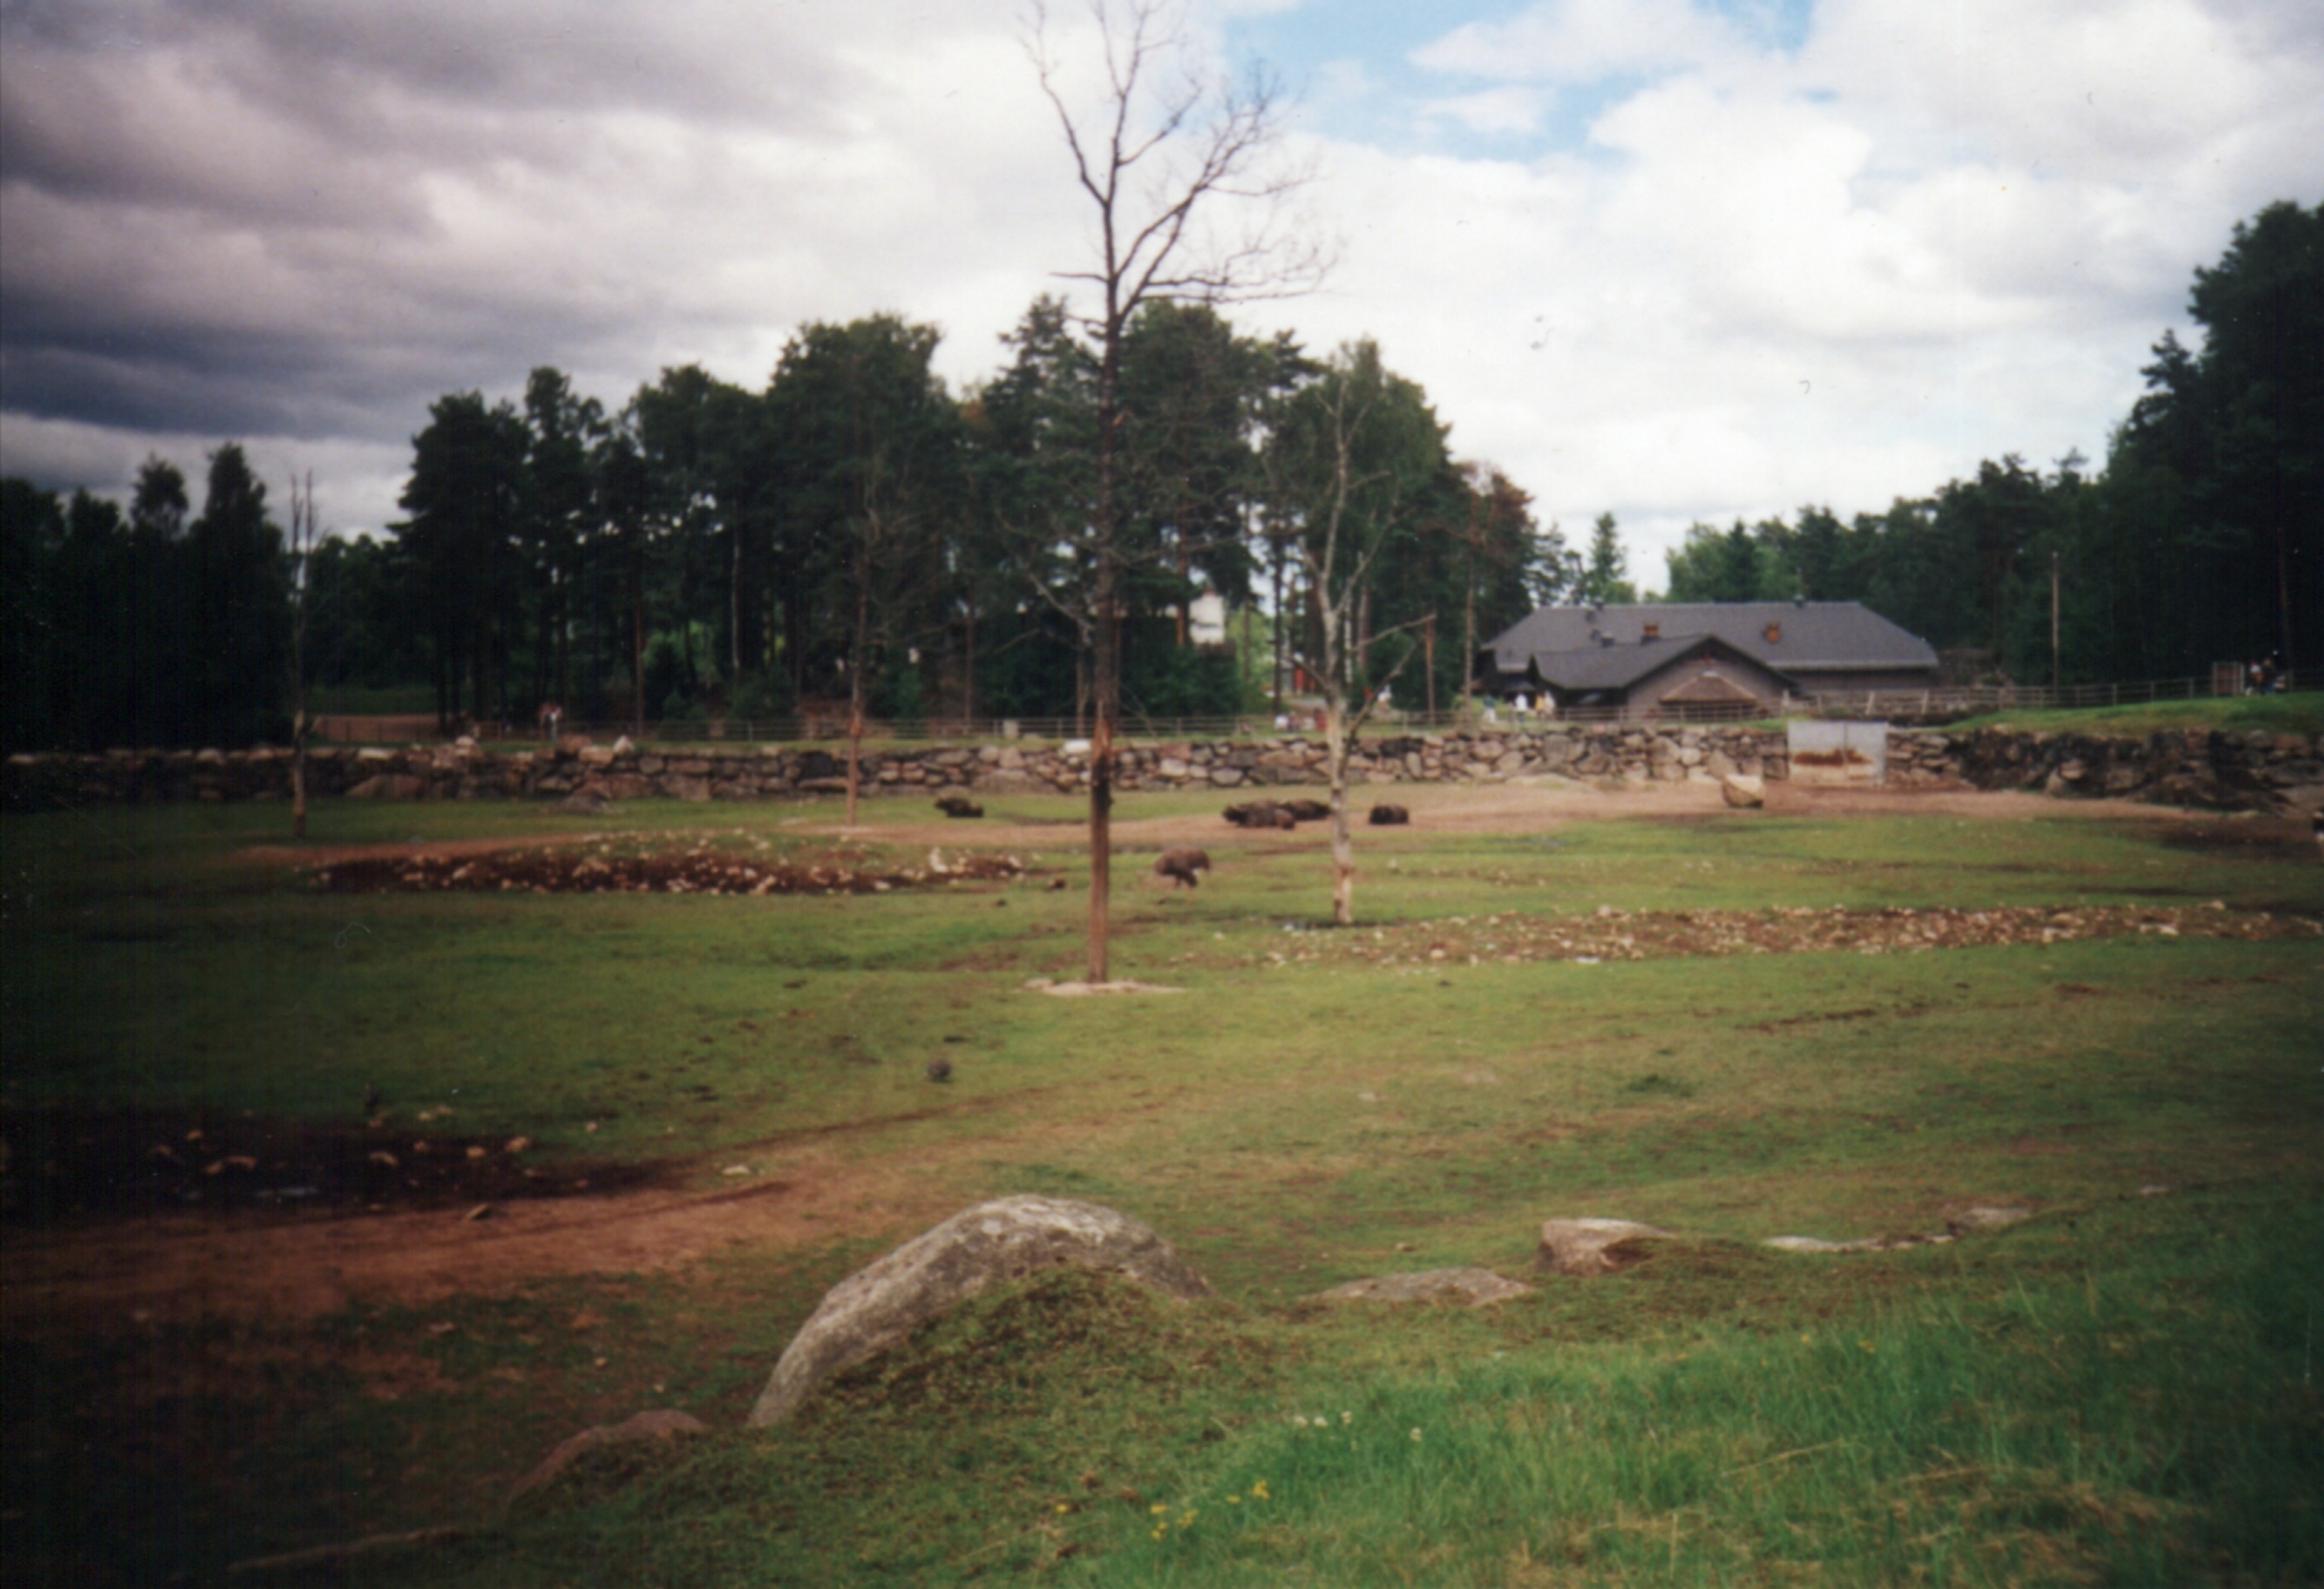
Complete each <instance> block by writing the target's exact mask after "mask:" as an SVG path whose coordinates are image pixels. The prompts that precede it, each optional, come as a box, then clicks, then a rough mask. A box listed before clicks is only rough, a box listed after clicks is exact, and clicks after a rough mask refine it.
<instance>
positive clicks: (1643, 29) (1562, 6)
mask: <svg viewBox="0 0 2324 1589" xmlns="http://www.w3.org/2000/svg"><path fill="white" fill-rule="evenodd" d="M1746 51H1747V46H1746V45H1745V44H1744V42H1743V39H1742V36H1741V35H1740V34H1739V33H1738V32H1736V31H1735V29H1734V28H1733V27H1732V26H1730V25H1729V23H1727V22H1725V21H1724V20H1723V19H1721V18H1720V17H1719V16H1718V15H1717V14H1714V13H1711V12H1707V11H1705V10H1703V9H1702V8H1701V7H1700V6H1697V5H1692V4H1690V3H1689V0H1551V3H1548V4H1541V5H1534V6H1532V7H1530V8H1529V9H1527V10H1526V11H1524V12H1521V13H1519V14H1517V16H1515V17H1513V18H1511V19H1509V20H1508V21H1507V22H1499V23H1463V24H1462V25H1461V26H1460V27H1457V28H1455V29H1453V30H1452V32H1449V33H1447V34H1446V35H1445V36H1444V37H1443V38H1442V39H1439V40H1438V41H1437V42H1434V43H1433V44H1431V45H1429V46H1428V47H1427V48H1426V49H1425V50H1422V51H1418V52H1416V55H1415V57H1414V59H1415V60H1417V61H1418V62H1419V63H1420V64H1421V65H1423V66H1425V67H1429V68H1431V69H1434V70H1437V71H1443V72H1457V73H1462V74H1464V75H1467V76H1471V77H1478V78H1483V79H1488V80H1492V81H1521V82H1533V83H1594V82H1597V81H1599V80H1600V79H1605V78H1609V77H1615V76H1619V75H1623V74H1629V73H1640V72H1655V71H1668V70H1673V69H1686V68H1697V67H1702V66H1705V65H1709V64H1711V63H1712V62H1714V61H1721V60H1729V59H1731V58H1733V57H1736V56H1738V55H1740V54H1743V53H1745V52H1746Z"/></svg>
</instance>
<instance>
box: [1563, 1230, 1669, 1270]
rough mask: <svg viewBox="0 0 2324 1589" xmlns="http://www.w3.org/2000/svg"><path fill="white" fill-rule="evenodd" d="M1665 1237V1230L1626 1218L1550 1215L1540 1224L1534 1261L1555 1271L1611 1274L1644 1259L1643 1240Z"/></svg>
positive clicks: (1666, 1237) (1656, 1239)
mask: <svg viewBox="0 0 2324 1589" xmlns="http://www.w3.org/2000/svg"><path fill="white" fill-rule="evenodd" d="M1669 1237H1670V1232H1668V1231H1661V1230H1656V1229H1655V1227H1654V1226H1653V1225H1650V1224H1637V1223H1635V1222H1634V1221H1631V1220H1627V1219H1552V1220H1547V1221H1545V1222H1544V1223H1543V1224H1542V1227H1541V1248H1540V1250H1539V1251H1538V1252H1535V1255H1534V1262H1535V1264H1536V1265H1537V1266H1538V1267H1540V1268H1543V1269H1546V1270H1553V1271H1554V1272H1555V1273H1558V1274H1571V1275H1591V1274H1611V1273H1613V1272H1614V1270H1618V1269H1628V1268H1629V1267H1630V1265H1632V1264H1634V1263H1640V1262H1644V1261H1645V1260H1646V1247H1645V1243H1647V1242H1651V1241H1667V1240H1668V1239H1669Z"/></svg>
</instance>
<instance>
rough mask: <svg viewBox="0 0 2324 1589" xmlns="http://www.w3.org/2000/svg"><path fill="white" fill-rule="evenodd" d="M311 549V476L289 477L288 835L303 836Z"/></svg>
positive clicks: (313, 514) (305, 815) (305, 831)
mask: <svg viewBox="0 0 2324 1589" xmlns="http://www.w3.org/2000/svg"><path fill="white" fill-rule="evenodd" d="M314 552H315V475H314V471H313V470H311V469H310V470H309V471H308V473H307V480H306V485H305V487H304V489H301V488H300V482H299V476H296V475H293V476H291V838H292V839H293V840H294V841H295V840H299V839H303V838H305V837H306V836H307V729H308V726H309V724H308V718H307V592H308V589H309V578H308V567H307V565H308V562H309V559H311V558H312V557H313V556H314Z"/></svg>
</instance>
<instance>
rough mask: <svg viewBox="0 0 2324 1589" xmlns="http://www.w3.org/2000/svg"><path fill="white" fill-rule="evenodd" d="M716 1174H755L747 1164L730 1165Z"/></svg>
mask: <svg viewBox="0 0 2324 1589" xmlns="http://www.w3.org/2000/svg"><path fill="white" fill-rule="evenodd" d="M718 1173H719V1174H720V1175H754V1174H756V1173H757V1172H756V1171H755V1170H753V1169H752V1168H751V1167H750V1166H749V1165H747V1164H730V1165H728V1166H727V1167H726V1168H725V1169H722V1170H720V1171H719V1172H718Z"/></svg>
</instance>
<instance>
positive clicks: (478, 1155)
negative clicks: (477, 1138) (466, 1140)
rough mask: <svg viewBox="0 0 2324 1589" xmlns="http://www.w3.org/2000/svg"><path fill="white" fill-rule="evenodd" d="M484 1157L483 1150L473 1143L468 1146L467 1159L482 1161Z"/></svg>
mask: <svg viewBox="0 0 2324 1589" xmlns="http://www.w3.org/2000/svg"><path fill="white" fill-rule="evenodd" d="M468 1157H469V1158H471V1159H482V1158H483V1157H484V1149H482V1148H481V1147H478V1146H476V1145H475V1143H473V1142H472V1143H470V1144H469V1146H468Z"/></svg>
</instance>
